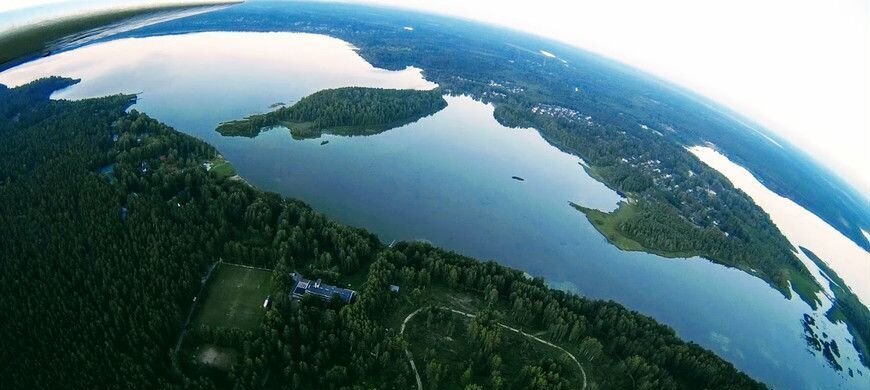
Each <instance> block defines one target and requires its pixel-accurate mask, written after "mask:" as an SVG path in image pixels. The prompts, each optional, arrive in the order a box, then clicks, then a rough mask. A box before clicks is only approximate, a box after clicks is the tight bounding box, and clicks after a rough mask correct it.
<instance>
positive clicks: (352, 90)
mask: <svg viewBox="0 0 870 390" xmlns="http://www.w3.org/2000/svg"><path fill="white" fill-rule="evenodd" d="M444 107H447V101H446V100H444V98H443V97H442V96H441V91H440V90H439V89H434V90H431V91H418V90H413V89H383V88H363V87H348V88H336V89H325V90H322V91H319V92H316V93H314V94H311V95H308V96H306V97H304V98H302V99H301V100H299V101H298V102H296V104H293V105H292V106H289V107H282V108H279V109H277V110H275V111H272V112H269V113H266V114H259V115H252V116H249V117H247V118H245V119H241V120H236V121H230V122H224V123H221V124H220V125H219V126H218V128H217V132H219V133H221V135H224V136H241V137H256V136H257V135H258V134H260V131H261V130H262V129H264V128H269V127H274V126H285V127H287V128H288V129H290V133H291V134H292V135H293V138H295V139H306V138H318V137H320V135H321V134H323V133H329V134H335V135H345V136H353V135H373V134H378V133H382V132H384V131H387V130H390V129H393V128H396V127H400V126H404V125H406V124H408V123H413V122H416V121H417V120H419V119H420V118H424V117H427V116H429V115H432V114H434V113H436V112H438V111H441V110H442V109H443V108H444Z"/></svg>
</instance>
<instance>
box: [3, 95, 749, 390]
mask: <svg viewBox="0 0 870 390" xmlns="http://www.w3.org/2000/svg"><path fill="white" fill-rule="evenodd" d="M75 82H76V81H75V80H70V79H60V78H50V79H42V80H39V81H36V82H33V83H31V84H27V85H25V86H21V87H18V88H14V89H8V88H5V87H0V137H2V142H0V229H2V231H0V247H2V248H3V250H2V252H0V253H2V254H0V296H2V297H3V298H2V299H0V312H2V313H3V319H2V321H0V338H2V341H3V342H2V343H0V383H2V384H3V386H2V387H3V388H9V389H55V388H86V389H101V388H107V389H109V388H111V389H117V388H175V389H219V388H223V389H259V388H266V389H273V388H274V389H284V388H287V389H293V388H303V389H304V388H313V387H315V386H318V387H320V386H323V387H325V388H332V389H352V388H354V389H355V388H359V389H363V388H365V389H369V388H383V389H389V388H397V389H407V388H414V387H415V375H414V373H413V371H412V369H411V366H410V364H409V362H408V360H407V356H406V353H405V351H406V350H412V351H416V352H417V356H415V358H416V361H417V366H418V367H419V368H420V371H422V373H421V375H422V376H423V377H424V378H425V379H426V381H427V383H432V381H433V380H437V379H439V378H444V377H447V376H450V377H453V378H454V379H451V380H450V381H448V382H449V383H450V384H451V385H450V387H458V388H466V389H474V388H556V387H549V386H548V384H553V385H554V386H562V388H565V387H564V386H565V385H564V383H572V382H570V379H565V378H576V377H577V376H576V372H567V371H565V370H568V368H566V367H569V366H566V365H564V364H560V360H559V359H557V358H550V357H547V356H540V357H533V358H530V359H529V360H528V361H521V362H519V363H516V364H519V365H520V367H519V369H518V370H506V369H504V365H506V364H515V363H512V362H515V361H516V359H513V358H512V357H511V356H508V354H510V353H512V352H511V351H510V349H506V348H504V346H505V345H507V344H505V343H508V341H509V340H510V339H509V337H508V336H509V335H508V333H505V332H508V331H506V330H504V329H502V330H498V329H501V328H498V327H496V326H495V325H494V324H498V323H503V324H509V325H510V326H512V327H516V328H520V329H523V330H524V331H525V332H528V333H534V334H536V335H538V337H541V338H542V339H546V340H548V341H549V342H551V343H554V344H558V345H560V346H561V347H562V348H564V349H565V350H566V351H569V352H570V353H572V354H573V355H574V356H577V358H578V361H579V363H580V364H581V365H582V366H583V368H584V372H585V375H586V376H587V380H588V385H587V386H588V387H589V388H614V389H615V388H657V389H658V388H671V389H677V388H681V389H696V388H757V387H762V385H760V384H759V383H757V382H755V381H753V380H752V379H751V378H749V377H748V376H746V375H745V374H743V373H741V372H739V371H737V370H736V369H735V368H734V367H733V366H732V365H731V364H729V363H727V362H725V361H723V360H722V359H720V358H718V357H717V356H715V355H714V354H713V353H711V352H709V351H706V350H704V349H702V348H700V347H699V346H697V345H695V344H692V343H686V342H683V341H681V340H680V339H679V338H678V337H677V336H676V334H675V333H674V332H673V330H671V329H670V328H668V327H666V326H663V325H661V324H658V323H656V322H655V321H654V320H652V319H650V318H648V317H645V316H642V315H640V314H638V313H635V312H631V311H629V310H627V309H625V308H624V307H622V306H621V305H619V304H616V303H613V302H603V301H596V300H589V299H585V298H582V297H579V296H576V295H571V294H567V293H564V292H560V291H556V290H552V289H549V288H548V287H546V286H545V284H544V283H543V281H542V280H540V279H531V278H529V277H527V276H526V275H524V274H523V273H521V272H519V271H516V270H511V269H508V268H506V267H502V266H499V265H497V264H495V263H491V262H487V263H482V262H478V261H475V260H473V259H469V258H465V257H462V256H459V255H456V254H454V253H450V252H445V251H443V250H440V249H437V248H434V247H432V246H430V245H428V244H424V243H397V244H396V245H395V246H393V247H387V246H385V245H384V244H383V243H381V242H380V241H379V240H378V239H377V237H375V236H373V235H372V234H369V233H367V232H366V231H364V230H361V229H355V228H350V227H346V226H343V225H340V224H338V223H335V222H333V221H331V220H329V219H327V218H326V217H324V216H323V215H321V214H319V213H316V212H314V211H312V210H311V209H310V208H309V207H308V206H307V205H305V204H303V203H301V202H298V201H295V200H291V199H284V198H281V197H280V196H278V195H276V194H271V193H265V192H262V191H259V190H257V189H255V188H252V187H250V186H249V185H247V184H246V183H244V182H243V181H241V180H238V179H237V178H235V177H228V176H226V175H219V174H216V173H215V172H212V171H209V170H208V169H207V164H206V163H207V162H209V161H213V160H214V159H215V158H219V156H218V155H217V152H216V151H215V149H214V148H212V147H211V146H209V145H207V144H205V143H203V142H201V141H198V140H196V139H194V138H192V137H189V136H186V135H183V134H181V133H178V132H176V131H175V130H173V129H171V128H169V127H167V126H165V125H162V124H160V123H159V122H157V121H155V120H153V119H151V118H148V117H147V116H145V115H143V114H141V113H138V112H136V111H135V110H133V111H130V112H125V110H126V109H127V108H128V107H129V106H130V105H131V104H132V103H133V102H134V101H135V96H129V95H117V96H110V97H105V98H99V99H89V100H82V101H75V102H71V101H53V100H49V99H48V96H49V95H50V93H51V92H52V91H54V90H56V89H59V88H62V87H65V86H68V85H71V84H72V83H75ZM218 261H222V262H227V263H235V264H241V265H247V266H255V267H262V268H266V269H270V270H272V272H271V276H272V279H273V283H272V290H273V292H272V294H271V297H272V300H273V302H274V304H273V305H271V306H269V307H268V308H263V311H264V313H263V319H262V322H261V323H260V325H259V327H257V328H256V329H254V330H241V329H235V328H232V327H220V326H218V327H207V326H197V327H193V326H190V325H189V324H187V320H186V319H187V317H188V313H189V312H190V310H191V307H192V299H193V297H195V296H196V295H197V292H198V291H199V290H200V288H201V286H202V284H203V278H204V276H205V275H207V274H208V271H209V269H210V268H211V266H212V265H214V264H215V263H216V262H218ZM293 270H298V271H301V272H303V273H304V274H305V275H306V276H308V277H316V278H322V279H323V280H324V281H325V282H329V283H334V284H339V285H351V284H352V287H353V288H354V289H356V290H357V292H358V298H357V299H356V300H354V301H353V302H352V303H349V304H345V303H343V302H340V301H338V300H332V301H331V302H324V301H322V300H319V299H316V298H310V297H306V298H305V299H302V300H300V301H290V300H289V299H287V298H286V296H287V292H289V290H290V288H291V286H290V282H289V280H288V278H287V275H288V273H289V272H292V271H293ZM391 285H396V286H401V290H400V292H392V291H391V289H390V286H391ZM450 305H454V306H461V307H458V308H461V309H464V310H476V311H477V313H479V316H478V317H477V318H475V319H474V320H468V321H464V322H463V321H459V322H457V320H456V319H455V318H454V319H447V318H445V317H444V316H445V315H444V314H443V313H441V314H438V310H437V309H436V307H441V306H450ZM417 309H421V310H424V311H425V312H426V313H424V314H420V316H421V317H420V318H419V319H415V320H414V321H411V323H410V325H409V326H410V327H411V328H410V330H409V332H411V333H408V334H413V332H414V331H415V330H414V329H417V331H419V330H420V326H427V325H424V323H423V322H422V321H428V322H429V323H430V325H431V324H436V325H437V324H438V323H440V322H439V321H442V322H443V321H446V322H448V323H455V324H456V325H455V327H457V329H458V330H456V331H455V333H452V334H453V335H454V336H455V337H460V336H462V337H468V340H469V342H470V343H472V344H470V345H472V346H479V348H477V347H475V348H476V349H478V353H475V354H473V355H470V356H467V357H466V358H464V359H460V360H458V361H449V362H448V361H444V360H443V359H442V358H441V356H443V355H442V354H441V352H440V350H438V349H437V348H436V347H435V346H427V345H422V344H420V343H419V342H418V340H415V339H414V338H412V337H408V336H407V335H408V334H402V333H401V324H402V319H404V318H406V316H408V315H409V314H411V313H412V312H414V311H415V310H417ZM425 318H428V319H425ZM415 321H416V322H415ZM433 321H434V322H433ZM414 327H416V328H414ZM182 334H185V335H186V336H185V337H183V338H180V336H181V335H182ZM203 343H208V344H212V345H217V346H220V347H221V348H226V349H229V350H232V351H235V352H234V353H235V354H236V359H235V360H234V363H233V364H232V365H231V367H229V368H227V369H215V368H213V367H210V366H208V365H204V364H202V363H200V362H198V361H197V360H196V359H193V358H191V355H190V353H189V351H191V350H193V349H195V348H196V346H197V345H201V344H203ZM460 369H461V370H462V371H461V372H456V371H457V370H460ZM456 378H458V379H456ZM566 381H569V382H566ZM448 382H443V383H448ZM573 383H577V382H573ZM536 386H537V387H536Z"/></svg>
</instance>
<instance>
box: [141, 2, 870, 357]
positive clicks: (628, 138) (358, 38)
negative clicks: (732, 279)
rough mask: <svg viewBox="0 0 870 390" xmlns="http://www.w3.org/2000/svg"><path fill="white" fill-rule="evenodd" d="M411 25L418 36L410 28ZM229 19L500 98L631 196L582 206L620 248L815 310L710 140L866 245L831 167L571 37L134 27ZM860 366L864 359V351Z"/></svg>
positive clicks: (434, 23)
mask: <svg viewBox="0 0 870 390" xmlns="http://www.w3.org/2000/svg"><path fill="white" fill-rule="evenodd" d="M239 20H245V21H246V23H241V24H240V23H237V21H239ZM408 25H412V26H413V27H414V29H413V31H408V30H405V29H404V28H403V26H408ZM226 26H233V29H234V30H243V31H299V32H307V33H315V34H327V35H330V36H333V37H337V38H340V39H343V40H345V41H347V42H349V43H351V44H352V45H354V46H355V47H357V48H359V50H358V53H359V54H360V55H361V56H362V57H363V58H365V59H366V60H367V61H368V62H370V63H371V64H372V65H374V66H376V67H379V68H384V69H391V70H401V69H404V68H405V67H407V66H414V67H417V68H420V69H422V70H423V72H424V74H425V75H426V78H427V79H428V80H430V81H433V82H436V83H438V85H439V88H440V89H441V90H442V91H443V92H444V93H448V94H464V95H469V96H472V97H474V98H476V99H479V100H482V101H485V102H489V103H492V104H494V105H495V106H496V119H498V120H499V121H500V122H501V123H502V124H504V125H508V126H528V127H534V128H535V129H537V130H538V131H540V133H541V134H542V135H543V136H544V137H545V138H546V139H547V140H548V141H549V142H550V143H552V144H553V145H555V146H557V147H559V148H561V149H563V150H564V151H566V152H569V153H572V154H576V155H578V156H580V157H582V158H583V159H584V160H585V161H586V162H588V163H589V167H588V171H589V172H590V174H592V175H593V176H595V177H596V178H598V179H600V180H601V181H602V182H604V183H605V184H606V185H608V186H610V187H611V188H613V189H615V190H617V191H619V192H621V193H622V194H623V195H625V196H626V197H627V201H626V205H625V206H624V207H621V208H620V209H619V210H618V211H617V212H615V213H612V214H610V215H604V214H595V213H593V214H588V215H587V217H589V219H590V221H592V222H593V223H594V224H595V226H596V227H597V228H598V229H599V230H601V231H602V233H603V234H604V235H605V236H606V237H607V238H608V239H609V240H610V241H612V242H614V243H615V244H617V245H619V246H620V247H622V248H625V249H633V250H644V251H649V252H654V253H658V254H662V255H667V256H689V255H701V256H704V257H706V258H709V259H710V260H713V261H715V262H719V263H721V264H725V265H728V266H733V267H736V268H739V269H741V270H743V271H745V272H747V273H750V274H752V275H755V276H757V277H759V278H761V279H763V280H765V281H766V282H768V283H769V284H770V285H771V286H772V287H774V288H776V289H777V290H778V291H780V292H781V293H782V294H783V295H785V296H789V297H790V296H791V292H792V290H791V289H794V291H795V292H796V293H797V295H799V296H800V298H801V299H802V300H804V301H805V302H807V303H808V304H809V305H810V306H813V307H816V306H817V305H818V299H817V294H818V293H819V292H821V291H822V290H821V287H820V285H819V283H818V281H816V280H815V279H814V278H813V277H812V275H811V274H810V273H809V271H808V270H807V268H806V267H805V266H804V264H802V263H801V262H800V260H799V259H798V258H797V256H796V254H795V253H796V248H793V247H792V245H791V244H790V243H789V242H788V240H787V239H786V238H785V237H784V236H783V235H782V234H781V232H780V231H779V229H777V227H776V226H775V225H774V224H773V222H772V221H771V220H770V218H769V216H768V215H767V214H766V213H765V212H764V210H762V209H761V208H759V207H758V206H757V205H755V204H754V203H753V202H752V200H751V199H750V198H749V197H748V196H747V195H746V194H745V193H743V192H742V191H740V190H739V189H736V188H734V186H733V185H732V184H731V183H730V182H729V181H728V180H727V179H726V178H725V177H724V176H722V175H721V174H719V173H718V172H716V171H715V170H713V169H712V168H710V167H708V166H706V165H705V164H703V163H702V162H701V161H700V160H698V159H697V158H695V157H694V156H693V155H692V154H691V153H690V152H689V151H687V150H686V149H685V148H686V147H688V146H692V145H697V144H703V143H704V142H708V141H712V142H714V143H715V144H716V145H718V146H720V150H721V151H723V152H724V153H725V154H727V155H728V156H729V157H732V158H734V159H735V160H736V161H737V162H738V163H740V164H743V165H746V166H747V167H748V168H749V169H750V170H751V171H752V172H753V173H754V174H756V175H758V176H759V177H760V178H761V179H763V180H762V181H763V182H764V183H765V184H769V185H771V186H772V188H773V189H774V190H776V191H778V192H780V193H781V194H785V195H787V196H790V197H792V198H793V199H795V200H796V201H797V202H798V203H800V204H802V205H806V206H807V207H809V208H810V209H811V210H812V211H813V212H815V213H817V214H819V215H820V216H821V217H822V218H824V219H825V220H826V221H827V222H828V223H831V224H832V226H835V227H837V228H838V229H839V230H840V231H841V232H843V233H844V234H847V235H848V236H849V237H852V239H853V240H856V242H858V243H859V245H864V247H865V248H866V247H867V242H866V239H864V238H863V237H862V235H861V233H860V230H858V229H856V228H855V226H851V224H852V222H850V221H854V220H855V219H856V218H853V217H855V213H853V212H852V211H854V210H855V208H854V207H852V206H853V205H854V199H851V198H849V196H847V195H843V196H841V194H840V192H837V191H819V189H820V188H827V187H829V186H830V183H829V182H828V180H829V179H830V177H831V176H824V175H820V174H819V172H816V171H814V170H813V169H810V168H808V167H807V164H806V163H804V162H800V161H804V160H800V159H796V158H795V157H794V156H793V155H789V153H790V152H787V151H785V150H786V149H780V148H777V147H771V146H770V144H769V141H768V140H767V139H765V138H763V137H760V136H759V135H758V133H757V132H756V131H754V130H753V129H747V128H746V125H744V124H741V122H740V121H739V120H735V117H737V116H736V115H731V114H729V113H728V112H727V110H724V109H722V110H717V109H716V105H715V104H713V103H710V102H709V101H706V100H704V99H703V98H701V97H698V96H694V95H692V94H691V93H690V92H687V91H685V90H681V89H679V88H676V87H674V86H672V85H669V84H667V83H665V82H663V81H661V80H657V79H655V78H653V77H651V76H649V75H646V74H642V73H640V72H638V71H637V70H634V69H630V68H627V67H625V66H623V65H621V64H618V63H615V62H612V61H609V60H607V59H604V58H601V57H597V56H595V55H592V54H590V53H585V52H582V51H580V50H578V49H576V48H574V47H569V46H567V45H564V44H559V43H556V42H552V41H547V40H543V39H539V38H535V37H530V36H528V35H526V34H522V33H518V32H515V31H508V30H504V29H498V28H494V27H491V26H484V25H480V24H473V23H468V22H467V21H459V20H455V19H450V18H444V17H439V16H433V15H423V14H414V13H411V12H407V11H405V10H402V11H395V10H388V9H381V8H371V7H359V6H351V5H335V4H329V5H323V4H305V3H293V4H289V5H283V4H282V6H280V7H276V6H274V5H269V4H265V3H258V4H255V3H250V4H246V5H245V6H244V7H233V8H230V9H227V10H225V11H222V12H217V13H214V14H211V15H203V16H198V17H194V18H190V19H187V20H185V21H184V22H183V23H181V22H169V23H166V24H164V25H161V26H154V27H146V28H144V29H141V30H139V31H136V32H134V33H131V34H129V35H130V36H148V35H159V34H162V33H166V32H167V31H174V30H177V29H181V30H183V31H214V30H222V29H226ZM540 50H547V51H549V52H550V53H555V55H556V57H555V58H553V57H548V56H544V55H542V54H541V53H540ZM768 159H770V160H768ZM796 161H797V162H800V163H797V162H796ZM830 180H833V179H830ZM835 181H836V180H835ZM831 194H834V195H831ZM847 217H848V218H847ZM856 237H857V238H856ZM862 243H863V244H862ZM854 313H855V312H844V313H843V314H844V315H845V316H847V317H850V321H851V322H852V323H859V322H860V321H862V318H860V316H856V315H855V314H854ZM853 335H854V336H855V337H862V338H863V337H864V336H863V335H862V334H861V333H857V332H853ZM867 343H870V341H868V340H865V344H867ZM862 361H863V362H864V364H865V365H870V360H868V357H867V356H866V355H862Z"/></svg>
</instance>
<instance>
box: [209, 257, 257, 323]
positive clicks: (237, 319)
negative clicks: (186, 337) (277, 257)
mask: <svg viewBox="0 0 870 390" xmlns="http://www.w3.org/2000/svg"><path fill="white" fill-rule="evenodd" d="M271 289H272V273H271V272H270V271H265V270H261V269H253V268H246V267H242V266H238V265H233V264H226V263H222V264H220V265H219V266H218V268H217V269H216V270H214V274H213V275H212V276H211V278H210V279H209V281H208V286H207V287H206V289H205V292H204V293H203V296H202V297H200V299H201V300H202V301H201V302H200V305H201V306H200V307H199V308H198V309H197V312H196V315H195V316H194V319H193V325H194V326H199V325H208V326H210V327H225V328H239V329H244V330H253V329H256V328H257V326H258V325H259V324H260V321H262V319H263V314H264V313H265V309H263V301H264V300H265V299H266V297H267V296H269V293H270V292H271Z"/></svg>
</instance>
